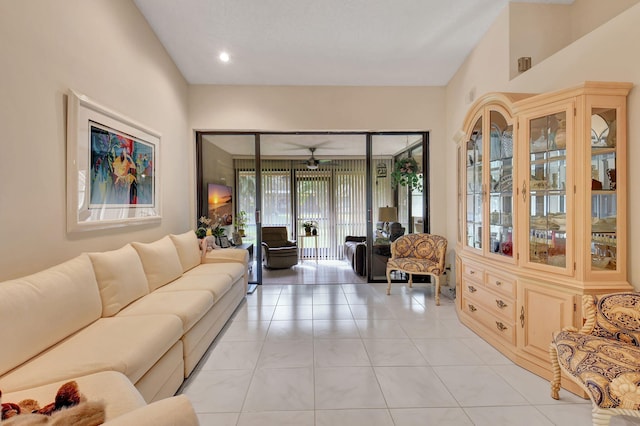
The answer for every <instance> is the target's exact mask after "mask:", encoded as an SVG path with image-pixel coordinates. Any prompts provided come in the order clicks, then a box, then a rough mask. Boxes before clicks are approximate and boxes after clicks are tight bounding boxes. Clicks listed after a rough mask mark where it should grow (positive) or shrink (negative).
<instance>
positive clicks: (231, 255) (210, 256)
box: [202, 248, 249, 266]
mask: <svg viewBox="0 0 640 426" xmlns="http://www.w3.org/2000/svg"><path fill="white" fill-rule="evenodd" d="M227 262H236V263H242V264H244V265H245V266H246V265H248V264H249V252H248V251H247V250H242V249H234V248H229V249H219V250H211V251H208V252H207V253H206V254H205V255H204V256H203V257H202V263H227Z"/></svg>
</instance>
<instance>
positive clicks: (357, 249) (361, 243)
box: [344, 235, 367, 276]
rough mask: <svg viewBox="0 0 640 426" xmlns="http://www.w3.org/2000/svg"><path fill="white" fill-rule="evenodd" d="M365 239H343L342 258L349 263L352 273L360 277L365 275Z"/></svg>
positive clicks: (349, 237)
mask: <svg viewBox="0 0 640 426" xmlns="http://www.w3.org/2000/svg"><path fill="white" fill-rule="evenodd" d="M366 241H367V237H354V236H351V235H347V237H346V238H345V239H344V257H345V258H346V259H347V261H349V263H350V264H351V267H352V268H353V271H354V272H355V273H356V274H358V275H360V276H365V275H366V274H367V243H366Z"/></svg>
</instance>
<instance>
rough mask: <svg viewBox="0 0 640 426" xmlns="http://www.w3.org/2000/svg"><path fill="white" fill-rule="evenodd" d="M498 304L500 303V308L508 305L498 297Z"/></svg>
mask: <svg viewBox="0 0 640 426" xmlns="http://www.w3.org/2000/svg"><path fill="white" fill-rule="evenodd" d="M496 305H498V308H500V309H504V308H506V307H507V304H506V303H504V302H503V301H502V300H500V299H496Z"/></svg>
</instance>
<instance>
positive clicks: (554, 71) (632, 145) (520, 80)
mask: <svg viewBox="0 0 640 426" xmlns="http://www.w3.org/2000/svg"><path fill="white" fill-rule="evenodd" d="M638 22H640V4H637V5H635V6H633V7H631V8H629V9H628V10H627V11H625V12H623V13H622V14H620V15H618V16H616V17H614V18H613V19H611V20H610V21H608V22H606V23H605V24H604V25H602V26H601V27H599V28H597V29H595V30H593V31H591V32H590V33H588V34H586V35H585V36H584V37H582V38H580V39H578V40H576V41H575V42H574V43H572V44H570V45H569V46H567V47H566V48H564V49H562V50H560V51H558V52H557V53H556V54H554V55H552V56H550V57H549V58H547V59H546V60H544V61H543V62H541V63H539V64H536V65H535V66H534V67H533V68H532V69H530V70H529V71H527V72H525V73H523V74H521V75H520V76H518V77H517V78H515V79H513V80H511V81H509V79H508V78H504V73H501V72H496V69H495V64H493V61H489V60H488V59H487V57H485V56H484V55H482V54H481V53H484V54H486V53H487V52H492V53H494V57H495V58H497V61H500V60H502V59H503V58H504V57H505V56H506V57H508V52H501V51H500V50H499V49H498V50H497V51H496V50H494V49H493V47H494V46H498V47H500V46H501V44H502V43H503V41H501V40H498V39H496V37H497V36H498V35H499V34H504V33H505V32H506V31H505V28H506V26H507V25H508V10H505V11H504V12H503V13H502V14H501V15H500V17H499V18H498V20H497V21H496V22H495V24H494V25H493V27H492V28H491V29H490V31H489V32H488V33H487V35H486V36H485V38H484V39H483V40H482V42H481V43H480V45H479V46H478V47H477V48H476V49H475V50H474V52H473V53H472V55H470V57H469V58H468V59H467V61H466V62H465V64H464V65H463V66H462V67H461V68H460V70H459V71H458V72H457V74H456V75H455V76H454V78H453V79H452V80H451V81H450V83H449V85H448V87H447V95H446V98H447V100H446V102H447V104H446V105H447V135H448V136H449V141H448V144H447V152H446V155H447V159H446V162H447V164H452V165H453V164H455V144H454V143H453V142H452V141H451V137H452V136H453V135H455V133H456V132H457V131H458V130H459V129H460V127H461V126H462V120H463V118H464V115H465V113H466V112H467V109H468V108H469V103H468V102H467V101H466V100H465V96H464V94H465V93H467V91H468V90H469V88H470V87H475V88H476V91H477V95H478V96H480V95H482V94H484V93H486V92H490V91H504V92H531V93H542V92H547V91H553V90H558V89H563V88H566V87H571V86H574V85H577V84H579V83H581V82H583V81H588V80H595V81H598V80H601V81H627V82H632V83H634V84H636V85H637V84H640V56H638V55H636V54H635V53H634V52H635V51H636V50H637V48H636V46H635V45H636V44H637V40H640V26H638V25H637V23H638ZM638 117H640V92H639V91H638V88H637V87H636V88H634V89H632V91H631V93H630V95H629V98H628V118H629V128H628V138H629V140H628V148H629V149H628V155H629V157H628V159H627V162H628V163H627V165H628V169H629V172H630V175H629V182H630V185H629V187H630V189H631V190H630V194H629V198H628V202H629V213H630V214H629V217H630V223H629V226H628V229H629V242H630V246H629V256H630V257H629V265H630V270H629V280H630V281H631V282H632V284H634V286H635V288H636V289H640V262H638V261H637V260H638V258H639V257H640V219H639V218H638V216H637V215H635V214H634V213H635V212H637V211H640V210H639V209H640V191H637V190H634V185H636V184H637V182H640V167H637V165H636V163H637V162H638V161H639V160H640V145H639V143H638V141H639V140H640V120H638ZM447 171H448V174H447V184H448V187H449V190H448V191H447V194H448V195H449V197H448V199H447V203H446V206H447V208H446V210H447V211H448V212H451V214H454V213H453V212H455V211H456V197H455V193H456V192H455V170H454V168H453V167H449V168H447ZM447 231H448V236H449V238H450V241H455V235H456V234H455V232H456V226H455V223H454V222H453V221H450V222H449V226H448V228H447Z"/></svg>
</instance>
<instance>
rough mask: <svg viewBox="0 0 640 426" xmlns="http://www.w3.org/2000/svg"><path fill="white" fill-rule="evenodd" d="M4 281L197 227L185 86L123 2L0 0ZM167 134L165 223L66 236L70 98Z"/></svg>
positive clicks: (0, 256)
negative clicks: (74, 94)
mask: <svg viewBox="0 0 640 426" xmlns="http://www.w3.org/2000/svg"><path fill="white" fill-rule="evenodd" d="M0 61H1V62H0V70H1V71H0V93H1V95H0V129H2V132H1V133H0V147H1V152H2V159H3V161H2V167H0V279H6V278H12V277H16V276H20V275H24V274H27V273H31V272H35V271H38V270H40V269H43V268H44V267H47V266H50V265H53V264H55V263H58V262H60V261H63V260H66V259H69V258H71V257H73V256H75V255H77V254H79V253H81V252H83V251H93V250H106V249H115V248H118V247H121V246H122V245H123V244H124V243H127V242H129V241H132V240H138V241H151V240H154V239H156V238H158V237H161V236H162V235H164V234H166V233H168V232H180V231H185V230H187V229H189V228H192V226H193V223H192V222H193V218H192V216H193V215H191V214H190V213H189V208H186V207H187V206H190V203H191V198H192V197H191V194H192V192H193V191H192V189H191V188H190V187H189V184H190V179H189V175H188V173H189V172H190V171H189V170H188V169H189V168H188V167H187V165H188V164H190V162H191V158H190V157H189V155H190V154H189V151H188V150H187V149H185V147H186V146H187V145H188V144H192V143H193V142H192V141H191V140H190V134H189V132H188V128H187V85H186V82H185V81H184V79H183V78H182V76H181V74H180V73H179V71H178V69H177V68H176V66H175V65H174V64H173V62H172V61H171V59H170V58H169V56H168V55H167V53H166V52H165V50H164V48H163V47H162V45H161V44H160V42H159V41H158V40H157V38H156V37H155V35H154V33H153V32H152V31H151V29H150V27H149V26H148V25H147V23H146V21H145V20H144V18H143V17H142V15H141V14H140V12H139V11H138V9H137V8H136V7H135V5H134V4H133V2H132V1H130V0H92V1H83V0H65V1H49V0H21V1H12V0H0ZM69 89H74V90H76V91H79V92H81V93H84V94H85V95H87V96H89V97H91V98H92V99H93V100H95V101H96V102H99V103H100V104H102V105H105V106H107V107H109V108H111V109H113V110H115V111H118V112H119V113H121V114H123V115H125V116H128V117H130V118H132V119H134V120H136V121H138V122H140V123H142V124H144V125H146V126H148V127H150V128H152V129H154V130H156V131H158V132H160V133H161V134H162V140H161V143H160V144H161V146H160V153H161V161H162V163H161V164H160V173H161V174H162V200H164V205H163V218H162V222H161V223H160V224H156V225H147V226H144V227H127V228H122V229H116V230H109V231H97V232H90V233H84V234H73V235H69V234H67V233H66V211H65V188H66V184H65V176H66V172H65V163H66V153H65V145H66V142H65V137H66V130H65V126H66V104H65V102H66V96H65V95H66V93H67V91H68V90H69Z"/></svg>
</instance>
